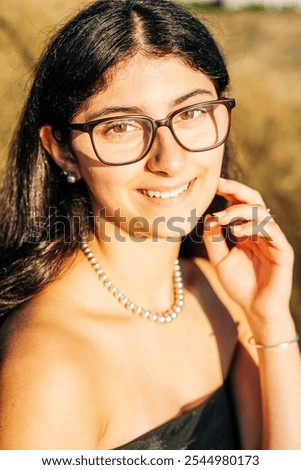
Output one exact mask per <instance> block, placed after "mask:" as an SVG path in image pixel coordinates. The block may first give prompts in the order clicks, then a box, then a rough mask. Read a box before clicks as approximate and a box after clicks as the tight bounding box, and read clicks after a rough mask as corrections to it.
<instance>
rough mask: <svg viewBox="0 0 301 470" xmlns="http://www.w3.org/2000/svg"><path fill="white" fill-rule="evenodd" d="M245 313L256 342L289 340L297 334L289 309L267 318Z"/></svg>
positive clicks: (266, 342) (268, 342) (270, 342)
mask: <svg viewBox="0 0 301 470" xmlns="http://www.w3.org/2000/svg"><path fill="white" fill-rule="evenodd" d="M246 315H247V318H248V321H249V325H250V328H251V331H252V336H253V338H254V340H255V342H256V343H259V344H278V343H283V342H288V341H291V340H293V339H295V338H296V336H297V331H296V326H295V323H294V320H293V317H292V315H291V313H290V311H289V310H287V311H286V312H284V311H282V312H281V315H279V314H278V315H277V314H276V315H274V316H273V317H272V316H269V317H268V318H267V317H265V318H262V317H261V318H259V317H255V318H254V316H253V315H252V314H251V315H250V314H246Z"/></svg>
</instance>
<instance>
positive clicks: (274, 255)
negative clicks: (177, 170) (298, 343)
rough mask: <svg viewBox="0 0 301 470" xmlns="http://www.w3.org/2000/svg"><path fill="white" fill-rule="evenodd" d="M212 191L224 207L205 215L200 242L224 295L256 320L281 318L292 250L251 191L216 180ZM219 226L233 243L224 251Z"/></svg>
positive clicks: (288, 288)
mask: <svg viewBox="0 0 301 470" xmlns="http://www.w3.org/2000/svg"><path fill="white" fill-rule="evenodd" d="M217 193H218V194H219V195H222V196H223V197H225V198H226V199H227V200H228V201H229V202H230V205H229V207H227V208H226V209H225V210H224V211H222V212H218V213H215V214H213V215H212V216H208V217H207V218H206V221H205V231H204V242H205V245H206V248H207V251H208V255H209V258H210V261H211V263H212V264H213V265H214V266H215V268H216V270H217V273H218V276H219V278H220V280H221V282H222V284H223V286H224V288H225V289H226V291H227V292H228V294H229V295H230V296H231V297H232V298H233V300H234V301H236V302H237V303H238V304H240V305H241V307H243V308H244V310H245V311H246V312H247V313H249V314H250V313H251V314H252V316H254V315H256V316H257V317H258V318H261V319H262V320H270V319H275V318H276V317H277V316H278V318H279V315H280V316H281V315H283V314H286V313H287V312H288V309H289V299H290V295H291V288H292V266H293V258H294V256H293V250H292V247H291V246H290V244H289V243H288V241H287V239H286V238H285V236H284V234H283V232H282V231H281V229H280V227H279V226H278V225H277V223H276V222H275V220H274V218H273V217H272V215H271V214H270V211H269V210H268V209H267V207H266V205H265V203H264V201H263V199H262V197H261V195H260V194H259V193H258V192H257V191H255V190H254V189H251V188H249V187H248V186H246V185H244V184H241V183H238V182H237V181H233V180H225V179H223V178H221V179H220V182H219V185H218V190H217ZM222 227H226V229H227V230H229V231H230V232H228V233H229V235H230V237H231V238H232V240H233V239H235V246H234V247H233V248H232V249H229V248H228V246H227V243H226V241H225V239H224V237H223V236H222Z"/></svg>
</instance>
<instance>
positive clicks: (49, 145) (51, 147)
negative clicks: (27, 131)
mask: <svg viewBox="0 0 301 470" xmlns="http://www.w3.org/2000/svg"><path fill="white" fill-rule="evenodd" d="M40 139H41V143H42V146H43V148H44V149H45V150H46V152H47V153H48V154H49V155H50V156H51V157H52V159H53V160H54V161H55V163H56V164H57V165H58V166H59V167H60V168H61V169H62V170H63V171H66V172H71V173H72V174H73V175H74V176H75V177H76V179H77V180H79V179H81V177H82V176H81V173H80V171H79V168H78V165H77V162H76V160H75V159H74V156H73V155H72V153H71V151H70V149H69V147H68V146H67V145H65V144H63V143H62V142H60V141H59V139H58V138H56V137H55V135H54V132H53V128H52V126H49V125H46V126H43V127H41V129H40Z"/></svg>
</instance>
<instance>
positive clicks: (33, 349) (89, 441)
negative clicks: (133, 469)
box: [0, 306, 102, 449]
mask: <svg viewBox="0 0 301 470" xmlns="http://www.w3.org/2000/svg"><path fill="white" fill-rule="evenodd" d="M58 309H59V306H58ZM31 313H32V312H28V311H27V309H26V308H25V309H23V310H22V311H20V312H16V313H14V314H13V315H14V318H12V319H8V320H7V321H6V323H5V324H4V327H3V328H2V330H1V336H2V338H1V340H2V341H1V344H2V347H1V369H0V405H1V413H0V447H1V448H2V449H79V448H82V449H93V448H94V449H95V448H96V445H97V442H98V436H99V434H100V433H101V426H100V424H99V423H100V422H102V421H101V419H100V416H98V413H97V412H96V410H97V404H98V400H99V398H98V397H97V396H96V390H97V387H96V386H95V381H94V376H95V371H94V370H93V367H94V365H93V361H90V360H89V359H90V358H89V356H88V354H87V352H86V348H85V341H84V338H83V337H81V335H79V334H78V333H76V331H71V330H70V329H69V330H67V329H66V328H64V324H63V323H62V322H59V321H55V317H54V319H53V320H51V315H50V312H47V313H49V314H48V315H47V314H45V315H44V319H43V320H42V319H41V316H39V315H34V314H31ZM44 313H45V312H44ZM51 313H52V314H53V315H55V309H53V311H52V312H51Z"/></svg>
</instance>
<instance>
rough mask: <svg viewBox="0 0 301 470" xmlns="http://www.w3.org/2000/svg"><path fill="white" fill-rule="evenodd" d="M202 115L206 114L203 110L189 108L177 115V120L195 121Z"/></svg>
mask: <svg viewBox="0 0 301 470" xmlns="http://www.w3.org/2000/svg"><path fill="white" fill-rule="evenodd" d="M204 114H206V111H205V110H204V109H201V108H190V109H187V110H186V111H183V112H182V113H181V114H179V119H181V120H182V121H191V120H197V119H201V118H202V116H203V115H204Z"/></svg>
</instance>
